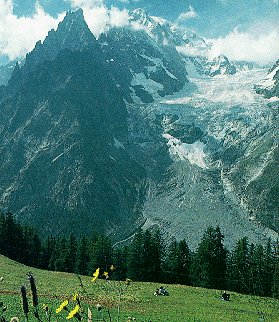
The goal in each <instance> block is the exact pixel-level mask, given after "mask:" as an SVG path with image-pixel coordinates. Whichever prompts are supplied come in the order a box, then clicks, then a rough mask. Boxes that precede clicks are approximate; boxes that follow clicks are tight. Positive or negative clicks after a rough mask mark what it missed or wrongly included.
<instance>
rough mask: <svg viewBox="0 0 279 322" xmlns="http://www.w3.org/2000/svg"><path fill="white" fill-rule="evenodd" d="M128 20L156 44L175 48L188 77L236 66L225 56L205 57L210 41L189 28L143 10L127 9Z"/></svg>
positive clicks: (221, 72)
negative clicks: (130, 10)
mask: <svg viewBox="0 0 279 322" xmlns="http://www.w3.org/2000/svg"><path fill="white" fill-rule="evenodd" d="M130 17H131V18H130V23H131V26H132V27H133V28H135V29H141V30H144V31H145V32H146V33H147V34H148V35H149V36H150V37H151V38H153V39H154V40H155V41H156V42H157V43H158V44H164V45H169V46H173V47H175V49H176V50H177V52H178V53H179V54H180V55H181V57H182V59H183V61H184V63H185V66H186V70H187V73H188V75H189V76H190V77H195V76H196V74H198V75H207V76H216V75H233V74H235V73H236V67H235V66H234V65H233V64H232V63H231V62H230V61H229V59H228V57H226V56H224V55H220V56H218V57H215V58H213V59H209V58H208V56H209V52H210V49H211V43H210V42H208V41H207V40H206V39H205V38H203V37H201V36H199V35H197V34H196V33H195V32H194V31H192V30H189V29H182V28H180V27H178V26H176V25H175V24H172V23H170V22H169V21H167V20H165V19H161V18H159V17H151V16H149V15H148V14H147V13H146V11H144V10H142V9H136V10H134V11H132V12H130Z"/></svg>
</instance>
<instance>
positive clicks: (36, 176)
mask: <svg viewBox="0 0 279 322" xmlns="http://www.w3.org/2000/svg"><path fill="white" fill-rule="evenodd" d="M179 46H182V47H183V46H184V47H185V46H186V47H187V46H188V47H189V48H194V49H195V48H199V49H202V48H203V49H204V50H206V48H207V46H208V44H207V42H206V40H204V39H203V38H200V37H198V36H195V34H193V33H192V32H188V33H187V32H186V33H182V32H180V31H179V30H178V29H177V28H176V27H175V26H173V25H171V24H170V23H169V22H167V21H165V20H162V19H159V18H157V17H149V16H148V15H147V14H146V13H145V12H144V11H140V10H137V11H134V13H133V14H131V24H130V26H127V27H123V28H111V29H110V30H108V31H107V32H106V33H104V34H102V35H100V37H99V39H96V38H95V37H94V36H93V34H92V33H91V32H90V30H89V28H88V26H87V24H86V23H85V21H84V17H83V13H82V11H81V10H78V11H76V12H69V13H68V14H67V15H66V17H65V19H64V21H63V22H61V23H60V24H59V26H58V29H57V30H56V31H54V30H52V31H50V32H49V34H48V36H47V38H46V39H45V40H44V41H43V42H38V43H37V45H36V46H35V48H34V50H33V51H32V52H31V53H29V54H28V55H27V57H26V60H25V63H24V64H23V65H19V64H16V65H15V68H14V72H13V75H12V77H11V79H10V81H9V82H8V85H7V86H1V87H0V116H1V117H0V206H1V208H2V210H3V211H7V210H9V211H11V212H14V213H15V214H16V215H17V216H18V218H19V219H21V220H22V221H26V222H27V221H28V223H29V224H34V225H36V226H37V227H38V228H39V229H40V230H41V232H43V233H46V234H57V235H58V234H60V233H67V232H70V231H72V232H76V233H90V232H91V231H92V230H97V229H98V230H100V231H103V232H105V233H107V234H109V235H110V236H111V237H112V238H113V239H115V240H119V239H121V238H126V237H128V236H130V235H132V234H133V232H134V231H135V230H136V229H137V228H138V227H144V228H145V227H146V228H147V227H150V226H152V225H157V226H160V227H162V229H163V230H164V232H165V234H166V235H167V236H176V237H178V238H187V242H188V243H189V245H190V246H191V247H193V248H194V247H195V246H196V245H197V243H198V241H199V239H200V237H201V235H202V233H203V231H204V230H205V229H206V228H207V227H208V226H210V225H212V226H215V225H217V224H218V225H219V226H220V227H221V229H222V231H223V232H224V234H225V235H226V237H227V240H228V241H227V243H228V244H233V243H234V242H235V240H237V239H238V238H239V237H242V236H245V235H247V236H249V238H250V239H251V241H253V242H255V243H256V242H259V241H262V240H264V238H266V237H268V236H271V237H272V238H276V237H277V236H278V234H277V232H278V231H279V227H278V215H277V212H276V211H277V210H278V198H276V191H278V180H277V179H274V178H276V169H277V168H276V158H277V157H278V146H277V145H276V142H275V140H274V136H275V131H276V126H275V124H276V121H277V120H278V114H276V109H274V108H273V105H272V104H273V102H271V101H270V100H266V99H265V98H264V97H263V96H262V95H257V94H256V93H255V91H254V89H253V84H254V83H255V82H257V81H258V80H259V79H260V78H261V77H262V75H263V73H262V71H245V72H239V73H236V74H235V70H234V68H233V67H232V65H231V64H230V62H229V61H228V59H227V58H226V57H224V56H220V57H218V58H216V59H214V60H213V61H212V60H211V61H209V60H208V58H207V57H205V56H202V55H196V56H195V55H188V56H187V55H186V54H185V53H184V54H182V53H181V52H178V47H179ZM191 68H192V69H191ZM274 70H276V68H275V69H273V70H271V72H273V73H274ZM187 72H188V74H190V75H194V73H196V76H197V78H195V79H191V83H190V82H189V81H188V79H187ZM228 74H229V75H230V77H227V75H228ZM277 74H278V73H277V72H276V74H275V76H274V77H277V76H276V75H277ZM201 75H202V76H201ZM216 75H223V76H222V77H211V76H216ZM275 84H276V81H275ZM232 227H233V229H232ZM274 236H275V237H274Z"/></svg>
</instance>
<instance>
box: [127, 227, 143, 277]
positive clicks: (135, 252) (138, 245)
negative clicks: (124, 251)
mask: <svg viewBox="0 0 279 322" xmlns="http://www.w3.org/2000/svg"><path fill="white" fill-rule="evenodd" d="M143 244H144V239H143V232H142V230H139V231H138V232H137V233H136V234H135V236H134V238H133V241H132V242H131V244H130V245H129V248H128V258H127V276H128V277H129V278H131V279H132V280H135V281H143V280H144V269H145V267H144V248H143Z"/></svg>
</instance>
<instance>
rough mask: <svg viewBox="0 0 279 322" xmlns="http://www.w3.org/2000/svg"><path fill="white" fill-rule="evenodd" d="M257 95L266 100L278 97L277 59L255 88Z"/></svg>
mask: <svg viewBox="0 0 279 322" xmlns="http://www.w3.org/2000/svg"><path fill="white" fill-rule="evenodd" d="M255 89H256V91H257V93H259V94H263V95H264V96H265V97H267V98H272V97H279V59H278V60H277V62H276V63H275V64H274V65H273V66H272V67H271V68H270V69H269V71H268V74H267V75H266V76H265V78H264V79H263V80H262V81H261V82H260V83H259V84H257V85H256V86H255Z"/></svg>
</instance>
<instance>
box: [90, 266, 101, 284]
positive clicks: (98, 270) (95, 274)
mask: <svg viewBox="0 0 279 322" xmlns="http://www.w3.org/2000/svg"><path fill="white" fill-rule="evenodd" d="M99 274H100V268H97V269H96V271H95V273H93V278H92V280H91V281H92V282H95V281H96V279H97V278H98V277H99Z"/></svg>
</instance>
